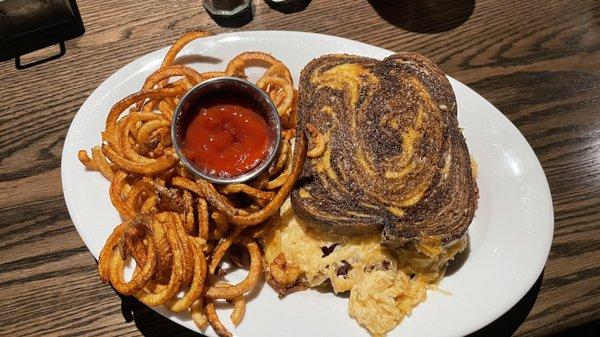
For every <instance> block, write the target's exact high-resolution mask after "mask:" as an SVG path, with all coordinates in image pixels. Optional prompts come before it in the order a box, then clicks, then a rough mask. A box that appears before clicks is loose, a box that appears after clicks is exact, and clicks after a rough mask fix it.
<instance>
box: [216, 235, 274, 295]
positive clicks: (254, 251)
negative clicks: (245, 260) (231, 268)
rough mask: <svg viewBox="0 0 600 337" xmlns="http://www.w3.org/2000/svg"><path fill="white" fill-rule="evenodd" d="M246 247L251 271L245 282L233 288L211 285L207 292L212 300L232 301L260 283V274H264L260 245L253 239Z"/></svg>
mask: <svg viewBox="0 0 600 337" xmlns="http://www.w3.org/2000/svg"><path fill="white" fill-rule="evenodd" d="M244 246H245V247H246V249H247V250H248V253H249V254H250V271H249V272H248V275H247V276H246V278H245V279H244V280H242V281H241V282H239V283H238V284H236V285H233V286H231V287H219V286H216V285H211V286H209V287H208V288H207V289H206V290H205V295H206V297H210V298H213V299H214V298H222V299H226V300H232V299H234V298H235V297H238V296H240V295H243V294H245V293H246V292H248V291H249V290H250V289H252V287H253V286H254V285H255V284H256V282H258V280H259V279H260V274H261V272H262V258H261V256H260V250H259V248H258V244H256V242H254V241H253V240H252V239H246V240H245V241H244Z"/></svg>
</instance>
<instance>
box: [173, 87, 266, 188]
mask: <svg viewBox="0 0 600 337" xmlns="http://www.w3.org/2000/svg"><path fill="white" fill-rule="evenodd" d="M203 103H204V104H202V106H200V107H199V109H198V114H197V115H196V116H195V117H194V119H193V120H192V122H191V124H190V125H189V127H188V128H187V131H186V133H185V142H184V144H183V153H184V154H185V156H186V157H187V158H188V159H190V160H191V161H193V162H194V163H196V165H198V166H199V167H200V168H202V169H203V170H205V171H207V172H208V173H210V174H211V175H216V176H220V177H233V176H237V175H240V174H242V173H245V172H248V171H250V170H251V169H253V168H254V167H256V166H257V165H258V164H259V163H260V162H261V161H262V160H264V158H265V156H266V155H267V149H268V146H269V137H268V129H267V121H266V120H265V119H264V118H263V117H262V116H261V115H260V114H258V113H257V112H255V111H254V107H253V106H252V105H249V104H248V103H247V102H245V101H241V100H239V99H237V98H232V97H215V98H212V99H209V100H207V101H205V102H203Z"/></svg>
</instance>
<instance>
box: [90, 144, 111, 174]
mask: <svg viewBox="0 0 600 337" xmlns="http://www.w3.org/2000/svg"><path fill="white" fill-rule="evenodd" d="M92 159H93V160H94V163H96V165H97V166H98V169H99V170H100V173H102V175H103V176H104V178H106V179H108V180H109V181H111V180H113V177H114V175H115V173H114V172H113V169H112V168H111V166H110V163H109V162H108V160H107V159H106V157H105V156H104V153H103V152H102V149H101V148H100V147H99V146H94V147H93V148H92Z"/></svg>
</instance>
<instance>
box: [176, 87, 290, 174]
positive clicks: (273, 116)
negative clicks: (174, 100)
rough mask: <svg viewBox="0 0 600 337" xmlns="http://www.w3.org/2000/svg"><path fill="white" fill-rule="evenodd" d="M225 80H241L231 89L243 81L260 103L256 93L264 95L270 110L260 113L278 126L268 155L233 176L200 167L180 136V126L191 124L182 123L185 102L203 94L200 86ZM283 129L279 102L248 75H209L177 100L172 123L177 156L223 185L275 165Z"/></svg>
mask: <svg viewBox="0 0 600 337" xmlns="http://www.w3.org/2000/svg"><path fill="white" fill-rule="evenodd" d="M223 82H237V83H235V84H236V85H235V86H231V87H227V89H231V88H234V89H235V88H236V87H237V85H241V86H245V87H247V88H249V89H250V90H248V91H247V92H250V93H252V94H251V95H250V96H251V97H252V98H253V100H255V102H256V103H259V99H258V98H257V97H256V95H258V96H260V97H261V98H262V99H263V100H264V101H265V102H266V103H267V106H268V110H267V111H258V113H259V114H260V115H261V116H263V117H264V118H265V119H267V127H268V128H270V129H275V130H274V131H275V132H274V134H275V137H269V148H268V152H267V154H266V156H265V158H264V159H263V160H262V161H261V162H260V163H259V164H258V165H256V166H255V167H254V168H252V169H251V170H249V171H247V172H244V173H242V174H240V175H236V176H231V177H221V176H217V175H211V174H209V173H208V172H206V171H205V170H202V168H200V167H199V166H198V165H196V164H195V163H193V162H192V161H191V160H189V159H188V158H187V157H186V155H185V154H184V153H183V139H180V138H181V137H180V136H179V135H180V133H178V128H180V127H186V126H189V125H180V124H182V119H181V116H182V113H184V111H183V110H184V109H183V105H184V104H185V103H186V102H187V101H189V100H190V99H191V98H195V97H196V95H201V94H199V92H200V89H202V88H205V87H208V86H214V85H216V84H220V83H223ZM257 106H259V107H260V106H261V104H257ZM261 110H264V109H262V108H261ZM273 121H274V123H273ZM281 129H282V127H281V118H280V117H279V113H278V112H277V107H276V106H275V104H274V103H273V101H272V100H271V98H270V97H269V95H268V94H267V93H266V92H264V91H263V90H262V89H260V88H259V87H258V86H256V85H255V84H254V83H252V82H250V81H247V80H244V79H241V78H237V77H215V78H211V79H208V80H206V81H203V82H200V83H198V84H196V85H195V86H193V87H192V88H191V89H190V90H188V92H186V93H185V94H184V95H183V97H181V99H180V101H179V103H178V104H177V107H176V108H175V112H174V113H173V118H172V123H171V139H172V142H173V147H174V148H175V152H176V153H177V156H178V157H179V160H180V161H181V162H182V163H183V165H184V166H185V167H186V168H188V169H189V170H190V171H191V172H192V173H193V174H194V175H195V176H197V177H201V178H203V179H206V180H208V181H210V182H212V183H215V184H220V185H223V184H233V183H242V182H246V181H249V180H252V179H253V178H256V177H257V176H258V175H260V174H261V173H262V172H264V171H265V170H267V169H268V168H269V167H270V166H271V164H272V163H273V161H274V160H275V157H276V156H277V153H278V152H279V147H280V145H281Z"/></svg>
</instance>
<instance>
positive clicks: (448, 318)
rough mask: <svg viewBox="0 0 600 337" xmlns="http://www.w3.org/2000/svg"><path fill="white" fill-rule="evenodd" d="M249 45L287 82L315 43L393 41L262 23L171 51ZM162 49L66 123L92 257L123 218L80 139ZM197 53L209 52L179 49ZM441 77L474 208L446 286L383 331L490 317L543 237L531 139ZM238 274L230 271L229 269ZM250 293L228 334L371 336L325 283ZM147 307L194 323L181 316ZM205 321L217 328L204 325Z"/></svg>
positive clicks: (212, 52) (95, 131)
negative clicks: (460, 132) (475, 197)
mask: <svg viewBox="0 0 600 337" xmlns="http://www.w3.org/2000/svg"><path fill="white" fill-rule="evenodd" d="M253 50H259V51H265V52H268V53H271V54H273V55H274V56H275V57H276V58H278V59H280V60H282V61H283V62H285V63H286V64H287V65H288V67H289V68H290V71H291V72H292V74H293V76H294V81H295V83H296V84H297V83H298V77H299V75H300V71H301V69H302V68H303V67H304V65H305V64H306V63H308V62H309V61H310V60H312V59H313V58H315V57H318V56H320V55H323V54H330V53H340V52H342V53H349V54H357V55H363V56H370V57H374V58H379V59H381V58H384V57H386V56H388V55H390V54H392V53H393V52H391V51H388V50H385V49H381V48H378V47H374V46H371V45H368V44H364V43H360V42H356V41H352V40H347V39H342V38H338V37H333V36H327V35H319V34H312V33H302V32H283V31H259V32H237V33H228V34H221V35H218V36H214V37H210V38H207V39H203V40H198V41H194V42H193V43H191V44H190V45H188V46H187V47H186V48H185V49H184V50H183V51H182V54H181V55H180V58H179V61H181V62H182V63H183V62H185V63H186V64H189V65H191V66H193V67H195V68H197V69H199V70H202V71H208V70H222V69H224V67H225V65H226V63H227V61H228V60H230V59H231V58H232V57H234V56H235V55H237V54H239V53H241V52H244V51H253ZM166 51H167V48H163V49H161V50H158V51H155V52H153V53H150V54H147V55H145V56H143V57H140V58H139V59H137V60H135V61H133V62H131V63H130V64H128V65H126V66H124V67H123V68H121V69H120V70H119V71H117V72H116V73H114V74H113V75H112V76H110V77H109V78H108V79H107V80H106V81H104V82H103V83H102V84H101V85H100V86H99V87H98V88H97V89H96V90H95V91H94V92H93V93H92V94H91V95H90V97H89V98H88V99H87V100H86V101H85V103H84V104H83V106H82V107H81V108H80V109H79V111H78V112H77V115H76V116H75V118H74V119H73V122H72V123H71V126H70V128H69V132H68V134H67V138H66V140H65V145H64V148H63V153H62V166H61V171H62V184H63V190H64V195H65V200H66V203H67V207H68V209H69V213H70V215H71V218H72V220H73V223H74V224H75V227H76V228H77V231H78V232H79V234H80V235H81V237H82V239H83V241H84V242H85V244H86V245H87V247H88V248H89V249H90V251H91V252H92V254H94V256H95V257H96V258H97V257H98V254H99V253H100V250H101V248H102V245H103V244H104V242H105V240H106V238H107V237H108V235H109V234H110V233H111V231H112V230H113V228H114V227H115V226H116V225H117V224H118V223H119V222H120V218H119V216H118V213H117V212H116V211H115V209H114V208H113V206H112V205H111V203H110V200H109V197H108V186H109V184H108V181H106V180H105V179H104V178H103V177H102V176H101V175H100V174H99V173H98V172H92V171H87V170H85V169H84V167H83V165H81V164H80V163H79V161H78V160H77V151H78V150H79V149H90V148H91V147H92V146H94V145H97V144H99V143H100V142H101V140H100V132H101V131H102V130H103V129H104V121H105V118H106V115H107V113H108V111H109V110H110V108H111V106H112V105H113V104H114V103H115V102H117V101H118V100H120V99H121V98H123V97H125V96H127V95H129V94H131V93H134V92H136V91H138V90H139V89H140V87H141V86H142V83H143V81H144V79H145V78H146V77H147V76H148V75H149V74H150V73H151V72H152V71H153V70H155V69H156V68H157V67H158V66H159V64H160V62H161V60H162V58H163V56H164V55H165V53H166ZM198 54H200V55H203V56H206V57H194V56H187V57H186V56H185V55H198ZM181 56H184V57H181ZM249 74H250V75H251V77H252V76H258V74H259V69H250V70H249ZM450 82H451V83H452V86H453V88H454V91H455V92H456V99H457V101H458V115H459V121H460V126H461V127H462V128H464V135H465V137H466V139H467V144H468V146H469V150H470V152H471V154H472V155H473V156H474V157H475V158H476V160H477V163H478V164H479V175H478V185H479V190H480V198H479V208H478V210H477V213H476V216H475V219H474V220H473V223H472V224H471V227H470V228H469V237H470V248H469V252H468V256H466V259H464V261H463V262H464V263H463V264H462V265H461V266H460V268H458V269H457V270H455V271H454V272H453V273H451V275H448V276H447V277H446V278H444V280H443V281H442V283H441V285H440V287H441V288H442V289H444V290H446V291H449V292H450V293H452V295H446V294H443V293H441V292H435V291H430V292H429V294H428V298H427V300H426V301H425V302H424V303H422V304H421V305H419V306H418V307H417V308H416V309H415V310H414V311H413V313H412V315H411V316H410V317H407V318H406V319H405V320H404V321H403V322H402V323H401V324H400V325H399V326H398V327H396V329H394V330H393V331H392V332H391V333H390V334H389V336H460V335H465V334H468V333H470V332H473V331H475V330H477V329H479V328H481V327H483V326H485V325H487V324H488V323H490V322H491V321H493V320H494V319H496V318H498V317H499V316H501V315H502V314H503V313H504V312H506V311H507V310H509V309H510V308H511V307H512V306H513V305H514V304H515V303H517V301H518V300H519V299H520V298H521V297H522V296H523V295H525V293H526V292H527V291H528V290H529V288H530V287H531V286H532V285H533V284H534V282H535V281H536V279H537V278H538V276H539V275H540V273H541V272H542V269H543V267H544V264H545V262H546V258H547V256H548V252H549V249H550V245H551V242H552V234H553V228H554V220H553V210H552V200H551V197H550V190H549V188H548V183H547V181H546V177H545V176H544V172H543V170H542V168H541V166H540V164H539V162H538V160H537V158H536V156H535V154H534V152H533V150H532V149H531V147H530V146H529V144H527V141H526V140H525V138H523V136H522V135H521V134H520V133H519V131H518V130H517V128H516V127H515V126H514V125H512V124H511V123H510V121H509V120H508V119H507V118H506V117H504V115H502V113H500V112H499V111H498V110H497V109H496V108H495V107H494V106H492V104H490V103H489V102H488V101H486V100H485V99H484V98H483V97H481V96H479V95H478V94H477V93H475V92H474V91H473V90H471V89H469V88H468V87H466V86H465V85H463V84H461V83H460V82H458V81H456V80H454V79H452V78H450ZM464 255H467V254H464ZM463 257H464V256H463ZM451 268H452V267H451ZM238 277H240V275H234V279H235V278H238ZM98 282H100V280H98ZM249 298H251V300H250V301H249V303H248V307H247V311H246V317H245V318H244V320H243V322H242V323H241V324H240V325H239V326H238V327H237V328H235V329H232V331H233V332H234V333H235V335H238V336H332V335H338V336H368V333H367V331H366V330H365V329H363V328H362V327H360V326H359V324H358V323H357V322H356V321H355V320H354V319H351V318H350V317H349V315H348V310H347V303H348V300H347V298H343V297H338V296H334V295H333V294H332V293H321V292H318V291H312V290H308V291H304V292H300V293H296V294H292V295H290V296H288V297H286V298H284V299H282V300H280V299H278V298H277V295H276V294H275V292H274V291H273V290H272V289H271V288H270V287H269V286H262V287H259V289H257V290H256V291H254V292H253V293H252V294H251V295H250V296H249ZM155 310H157V311H158V312H159V313H161V314H162V315H164V316H166V317H168V318H169V319H171V320H173V321H174V322H176V323H178V324H181V325H183V326H185V327H187V328H189V329H192V330H195V331H198V329H197V328H196V326H195V325H194V323H193V322H192V321H191V320H190V319H189V318H188V317H186V316H182V315H175V314H172V313H170V312H168V311H166V310H163V309H161V308H157V309H155ZM229 312H230V311H228V310H221V313H220V315H221V317H222V321H223V322H224V323H225V324H226V325H227V326H228V327H230V328H232V325H231V324H230V322H229V317H228V316H229ZM204 333H206V334H208V335H215V333H214V331H213V330H211V329H210V328H209V329H208V330H207V331H205V332H204Z"/></svg>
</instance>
